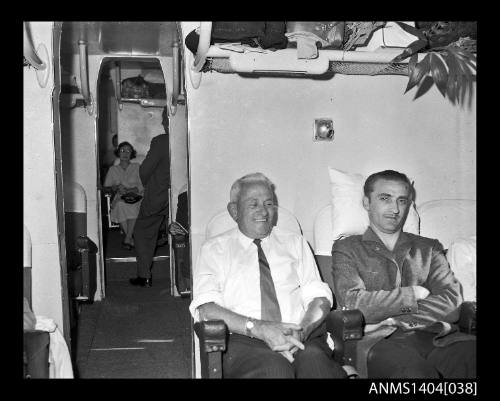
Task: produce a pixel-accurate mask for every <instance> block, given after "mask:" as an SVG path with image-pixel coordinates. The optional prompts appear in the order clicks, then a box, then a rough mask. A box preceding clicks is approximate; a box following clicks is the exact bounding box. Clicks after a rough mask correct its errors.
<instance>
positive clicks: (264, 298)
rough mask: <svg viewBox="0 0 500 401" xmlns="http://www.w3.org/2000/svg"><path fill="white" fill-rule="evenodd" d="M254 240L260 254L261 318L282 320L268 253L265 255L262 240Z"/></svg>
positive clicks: (274, 320)
mask: <svg viewBox="0 0 500 401" xmlns="http://www.w3.org/2000/svg"><path fill="white" fill-rule="evenodd" d="M253 242H254V244H255V245H257V252H258V255H259V270H260V294H261V295H260V299H261V304H262V316H261V319H262V320H269V321H272V322H281V312H280V306H279V304H278V298H277V297H276V290H275V289H274V283H273V278H272V276H271V270H270V269H269V263H268V262H267V259H266V255H264V251H263V250H262V247H261V246H260V243H261V240H260V239H254V240H253Z"/></svg>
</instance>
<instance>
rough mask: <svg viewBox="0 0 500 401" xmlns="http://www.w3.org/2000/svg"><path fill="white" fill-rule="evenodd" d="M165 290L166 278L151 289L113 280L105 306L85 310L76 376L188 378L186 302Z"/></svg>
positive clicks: (189, 332) (168, 283) (189, 358)
mask: <svg viewBox="0 0 500 401" xmlns="http://www.w3.org/2000/svg"><path fill="white" fill-rule="evenodd" d="M169 288H170V282H169V280H168V279H158V280H156V281H155V280H154V279H153V287H151V288H142V287H134V286H131V285H130V284H128V282H126V281H113V282H111V283H109V285H108V288H107V296H106V298H105V299H104V300H103V301H101V302H95V303H94V304H93V305H84V306H83V307H82V312H81V314H80V324H79V328H78V339H77V353H76V369H75V377H79V378H191V377H192V375H191V355H192V352H191V347H192V345H191V319H190V315H189V311H188V306H189V302H190V300H189V299H184V298H180V297H179V298H176V297H172V296H170V295H169Z"/></svg>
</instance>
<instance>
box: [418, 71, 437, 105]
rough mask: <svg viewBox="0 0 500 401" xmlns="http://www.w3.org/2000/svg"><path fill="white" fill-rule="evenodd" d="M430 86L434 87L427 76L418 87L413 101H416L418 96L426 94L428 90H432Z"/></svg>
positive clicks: (432, 81) (431, 80)
mask: <svg viewBox="0 0 500 401" xmlns="http://www.w3.org/2000/svg"><path fill="white" fill-rule="evenodd" d="M432 85H434V80H433V79H432V78H431V77H429V76H427V77H425V78H424V80H423V81H422V83H421V84H420V86H419V87H418V90H417V93H416V94H415V97H414V98H413V100H416V99H418V98H419V97H420V96H422V95H424V94H426V93H427V92H428V91H429V89H430V88H432Z"/></svg>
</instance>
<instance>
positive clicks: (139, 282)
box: [128, 276, 153, 287]
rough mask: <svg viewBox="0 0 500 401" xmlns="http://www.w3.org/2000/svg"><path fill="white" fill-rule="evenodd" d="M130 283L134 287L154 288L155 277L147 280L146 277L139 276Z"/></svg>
mask: <svg viewBox="0 0 500 401" xmlns="http://www.w3.org/2000/svg"><path fill="white" fill-rule="evenodd" d="M128 281H129V283H130V284H132V285H139V286H141V287H152V286H153V277H150V278H145V277H139V276H137V277H136V278H131V279H129V280H128Z"/></svg>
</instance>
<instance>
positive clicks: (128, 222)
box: [104, 142, 144, 250]
mask: <svg viewBox="0 0 500 401" xmlns="http://www.w3.org/2000/svg"><path fill="white" fill-rule="evenodd" d="M136 153H137V152H136V151H135V149H134V147H133V146H132V145H131V144H130V143H128V142H122V143H120V144H119V145H118V148H117V149H116V155H117V157H119V158H120V163H119V164H118V165H116V166H111V167H110V168H109V170H108V174H107V175H106V179H105V180H104V188H105V190H111V191H112V192H113V193H114V194H115V196H114V198H113V201H112V202H111V212H110V216H111V221H114V222H117V223H119V224H120V227H121V229H122V231H123V232H124V233H125V239H124V240H123V242H122V246H123V247H124V248H125V249H128V250H131V249H132V248H133V247H134V238H133V236H132V234H133V233H134V226H135V221H136V220H137V216H138V215H139V209H140V207H141V202H142V200H139V201H138V202H136V203H126V202H125V201H124V200H123V199H122V195H125V194H127V193H128V194H130V193H133V194H136V195H141V196H142V195H143V194H144V187H143V185H142V182H141V178H140V176H139V164H137V163H131V162H130V160H132V159H133V158H134V157H135V156H136Z"/></svg>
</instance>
